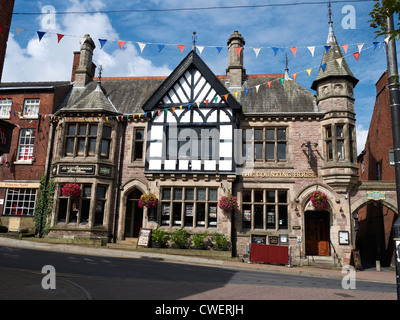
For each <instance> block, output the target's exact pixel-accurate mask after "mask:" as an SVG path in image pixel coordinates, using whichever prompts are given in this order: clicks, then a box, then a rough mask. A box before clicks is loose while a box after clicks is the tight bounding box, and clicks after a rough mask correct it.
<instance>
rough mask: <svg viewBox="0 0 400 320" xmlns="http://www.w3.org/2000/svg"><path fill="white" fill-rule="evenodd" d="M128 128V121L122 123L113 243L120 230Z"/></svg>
mask: <svg viewBox="0 0 400 320" xmlns="http://www.w3.org/2000/svg"><path fill="white" fill-rule="evenodd" d="M126 126H127V120H126V119H125V120H123V122H122V138H121V146H120V153H119V166H118V177H117V187H116V190H117V199H116V201H115V209H114V225H113V235H112V238H113V239H112V240H113V243H116V242H117V228H118V219H119V203H120V201H121V190H120V188H121V180H122V165H123V162H124V155H125V152H124V150H125V134H126Z"/></svg>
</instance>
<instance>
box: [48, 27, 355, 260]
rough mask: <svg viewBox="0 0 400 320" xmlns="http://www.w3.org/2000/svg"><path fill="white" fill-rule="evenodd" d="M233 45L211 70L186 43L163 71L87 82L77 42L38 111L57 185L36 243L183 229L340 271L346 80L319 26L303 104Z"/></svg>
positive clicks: (349, 147)
mask: <svg viewBox="0 0 400 320" xmlns="http://www.w3.org/2000/svg"><path fill="white" fill-rule="evenodd" d="M244 45H245V41H244V39H243V37H242V36H241V35H240V34H239V33H238V32H237V31H235V32H234V33H233V34H232V35H231V36H230V38H229V39H228V46H229V62H228V68H227V73H226V75H223V76H216V75H215V74H214V73H213V72H212V71H211V70H210V69H209V68H208V66H207V65H206V64H205V63H204V61H203V60H202V59H201V58H200V57H199V55H198V54H197V53H196V49H195V47H194V48H193V50H192V51H191V52H190V53H189V54H188V55H187V56H186V57H185V58H184V59H183V60H182V62H181V63H180V64H179V65H178V66H177V67H176V68H175V70H174V71H173V72H172V73H171V74H170V75H169V76H168V77H144V78H140V77H136V78H101V79H98V78H97V79H96V78H93V76H94V70H95V68H94V67H93V63H92V55H93V50H94V47H95V45H94V43H93V40H92V39H91V38H90V36H88V35H87V36H86V40H85V41H84V43H83V45H82V49H81V51H80V53H76V54H75V59H74V68H73V75H72V80H73V85H72V87H71V90H70V91H69V92H68V94H67V95H66V98H65V99H64V100H63V102H62V103H61V104H60V105H59V107H58V108H57V111H56V112H55V113H54V116H53V117H52V121H53V122H54V126H55V139H54V153H53V154H52V160H51V162H52V170H51V172H52V177H53V178H54V179H55V181H56V182H57V183H58V188H57V190H56V194H55V202H54V207H53V213H52V216H51V230H50V233H49V237H89V238H100V239H103V240H104V241H112V240H115V241H119V240H123V239H125V238H130V237H137V235H138V232H139V230H140V228H142V227H144V228H152V229H153V228H156V227H157V226H160V227H161V228H163V229H165V230H167V231H168V232H171V231H173V230H176V229H178V228H182V227H183V228H185V229H187V230H188V231H189V232H190V233H192V234H194V233H205V232H206V231H207V232H209V234H210V235H211V234H213V233H216V232H217V233H221V234H224V235H226V236H228V237H229V238H230V240H231V242H232V251H233V254H234V255H238V256H242V257H243V256H246V255H247V254H248V250H249V245H250V243H264V244H278V245H285V246H290V247H291V263H294V264H297V263H301V261H302V260H304V259H307V257H310V256H326V257H334V258H335V259H336V258H337V259H339V260H340V261H341V262H342V263H348V262H349V259H350V253H351V249H352V248H353V246H354V243H353V238H354V229H353V226H354V219H353V217H352V211H351V205H350V202H351V195H350V192H351V190H352V189H353V188H354V187H355V185H356V184H357V180H358V172H357V154H356V133H355V113H354V95H353V89H354V87H355V86H356V84H357V82H358V80H357V79H356V78H355V77H354V75H353V74H352V73H351V71H350V69H349V67H348V66H347V63H346V61H345V59H344V57H343V55H342V52H341V49H340V46H339V44H338V43H337V40H336V38H335V35H334V31H333V25H332V22H330V25H329V33H328V40H327V45H328V46H330V47H331V48H330V50H329V51H327V52H326V53H325V54H324V56H323V59H322V63H321V64H325V68H324V69H322V68H321V70H320V71H319V74H318V76H317V78H316V79H315V81H314V82H313V85H312V89H313V90H315V91H316V93H317V94H316V96H315V95H314V94H312V93H311V92H310V91H308V90H307V89H305V88H303V87H302V86H300V85H299V84H297V83H296V82H295V81H293V80H292V79H290V78H289V76H288V72H287V70H286V72H285V74H272V75H247V74H246V70H245V68H244V66H243V54H244V50H242V48H243V46H244ZM338 59H339V60H340V61H341V63H340V64H339V63H338ZM67 183H75V184H77V185H79V187H80V190H81V192H80V195H79V197H69V196H68V195H66V194H65V192H64V191H63V188H64V187H65V185H66V184H67ZM143 194H154V195H155V196H156V197H157V199H158V205H157V207H156V208H153V209H147V208H140V207H139V206H138V202H139V199H140V196H141V195H143ZM229 194H233V195H234V196H237V199H238V207H237V210H233V211H228V212H227V211H224V210H222V209H221V208H220V207H219V206H218V203H219V200H220V199H221V197H222V196H227V195H229ZM318 194H319V195H320V196H321V197H323V198H325V202H324V203H323V204H321V205H318V204H316V203H315V198H316V197H317V196H318Z"/></svg>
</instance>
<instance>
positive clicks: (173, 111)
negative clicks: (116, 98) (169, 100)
mask: <svg viewBox="0 0 400 320" xmlns="http://www.w3.org/2000/svg"><path fill="white" fill-rule="evenodd" d="M172 113H175V107H172ZM139 118H140V117H139Z"/></svg>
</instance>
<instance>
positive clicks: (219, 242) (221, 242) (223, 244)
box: [211, 232, 229, 250]
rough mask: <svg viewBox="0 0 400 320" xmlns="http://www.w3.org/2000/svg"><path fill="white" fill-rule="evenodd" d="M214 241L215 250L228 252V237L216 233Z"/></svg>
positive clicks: (213, 237)
mask: <svg viewBox="0 0 400 320" xmlns="http://www.w3.org/2000/svg"><path fill="white" fill-rule="evenodd" d="M211 239H212V241H213V244H214V248H215V249H221V250H227V249H228V240H229V239H228V237H227V236H224V235H223V234H220V233H217V232H216V233H214V234H213V236H212V238H211Z"/></svg>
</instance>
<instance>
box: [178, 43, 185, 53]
mask: <svg viewBox="0 0 400 320" xmlns="http://www.w3.org/2000/svg"><path fill="white" fill-rule="evenodd" d="M177 47H178V48H179V50H181V52H182V53H183V48H185V46H184V45H182V44H180V45H179V44H177Z"/></svg>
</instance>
